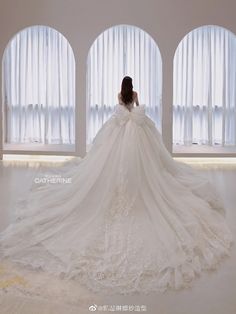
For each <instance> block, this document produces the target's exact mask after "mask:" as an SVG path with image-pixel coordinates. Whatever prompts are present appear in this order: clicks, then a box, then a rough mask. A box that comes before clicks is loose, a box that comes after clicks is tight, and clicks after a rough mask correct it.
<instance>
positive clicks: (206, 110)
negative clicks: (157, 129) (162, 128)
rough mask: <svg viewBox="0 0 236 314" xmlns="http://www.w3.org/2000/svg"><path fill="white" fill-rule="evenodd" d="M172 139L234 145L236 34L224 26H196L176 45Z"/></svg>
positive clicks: (177, 142) (235, 138)
mask: <svg viewBox="0 0 236 314" xmlns="http://www.w3.org/2000/svg"><path fill="white" fill-rule="evenodd" d="M173 142H174V144H182V145H192V144H200V145H201V144H205V145H211V146H213V145H220V146H226V145H236V36H235V35H234V34H233V33H231V32H230V31H228V30H226V29H224V28H222V27H219V26H212V25H210V26H203V27H200V28H197V29H195V30H193V31H192V32H190V33H189V34H187V35H186V36H185V37H184V39H183V40H182V41H181V42H180V44H179V46H178V48H177V50H176V53H175V57H174V95H173Z"/></svg>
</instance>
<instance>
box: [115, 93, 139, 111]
mask: <svg viewBox="0 0 236 314" xmlns="http://www.w3.org/2000/svg"><path fill="white" fill-rule="evenodd" d="M118 100H119V105H122V106H124V107H126V108H127V109H128V110H129V111H131V109H133V108H134V103H135V102H136V98H135V97H133V100H132V102H130V103H128V104H125V103H124V102H123V101H122V99H121V95H120V93H119V94H118Z"/></svg>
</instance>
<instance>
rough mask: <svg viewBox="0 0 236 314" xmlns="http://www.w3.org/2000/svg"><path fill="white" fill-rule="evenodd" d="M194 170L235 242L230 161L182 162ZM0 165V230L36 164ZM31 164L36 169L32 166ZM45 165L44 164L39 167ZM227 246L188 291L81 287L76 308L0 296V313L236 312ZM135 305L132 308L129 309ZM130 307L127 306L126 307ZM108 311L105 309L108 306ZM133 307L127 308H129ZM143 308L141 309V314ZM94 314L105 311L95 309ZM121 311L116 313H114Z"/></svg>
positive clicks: (235, 271) (234, 175)
mask: <svg viewBox="0 0 236 314" xmlns="http://www.w3.org/2000/svg"><path fill="white" fill-rule="evenodd" d="M184 161H185V162H188V163H190V164H191V165H192V166H194V167H197V168H198V169H199V172H202V173H203V174H204V175H206V176H207V177H208V178H209V179H210V180H211V181H212V182H213V183H214V184H215V185H216V188H217V189H218V191H219V194H220V195H221V196H222V198H223V200H224V203H225V206H226V208H227V221H228V223H229V225H230V227H231V230H232V231H233V233H234V235H235V238H236V193H235V191H236V190H235V183H236V163H233V162H230V160H228V161H227V160H225V161H223V160H222V161H220V160H217V161H215V162H214V160H211V161H210V160H205V162H204V160H202V161H201V160H195V161H194V160H193V159H192V160H184ZM28 165H30V166H27V163H26V162H23V163H21V162H17V163H15V162H12V161H4V162H1V163H0V200H1V206H0V230H3V229H4V228H5V227H6V226H7V225H8V224H9V222H10V221H11V219H13V212H12V208H13V206H14V202H15V200H16V199H17V198H18V197H19V196H20V195H21V193H24V191H27V189H28V188H29V186H30V184H31V182H32V180H33V179H34V178H35V175H36V171H37V169H38V163H37V162H36V163H35V164H34V162H32V161H31V163H30V164H28ZM34 165H36V166H37V167H35V166H34ZM47 167H50V165H45V164H44V168H45V169H46V168H47ZM235 247H236V246H235V245H234V246H233V248H232V255H231V257H230V258H228V259H226V260H225V262H224V263H223V264H222V265H221V267H220V269H219V270H217V271H216V272H213V273H209V274H208V273H205V274H203V275H202V276H201V277H200V278H199V279H197V280H196V281H195V282H194V285H193V287H192V288H191V289H189V290H182V291H178V292H172V291H170V292H167V293H164V294H155V293H153V294H150V295H141V296H140V295H133V296H127V297H124V296H119V295H117V296H112V297H109V298H108V297H100V296H99V297H98V296H96V295H93V294H91V293H90V292H89V291H87V290H86V289H84V288H83V287H81V290H78V298H79V299H80V300H81V302H80V304H79V305H77V306H74V305H73V306H72V305H68V304H64V303H63V295H62V297H61V300H60V301H59V302H58V301H57V302H55V300H52V301H50V302H49V301H45V300H40V299H36V298H32V297H20V296H12V295H8V294H6V295H4V294H3V295H2V296H1V297H0V313H1V314H9V313H17V314H37V313H39V314H42V313H44V314H49V313H50V314H54V313H55V314H64V313H66V314H70V313H71V314H72V313H76V314H84V313H91V310H90V311H89V306H91V305H94V304H95V305H96V306H97V312H98V306H100V309H101V306H106V305H114V306H121V307H120V308H121V309H128V310H126V312H127V311H128V312H130V311H132V312H134V313H135V312H137V311H138V309H140V310H141V306H143V307H142V309H144V311H143V312H144V313H149V314H200V313H201V314H213V313H214V314H223V313H225V314H235V313H236V298H235V291H236V267H235V266H236V249H235ZM133 305H134V306H135V305H136V310H134V309H135V308H134V307H132V306H133ZM96 306H95V309H96ZM129 306H130V307H129ZM110 308H111V307H110ZM132 309H133V310H132ZM145 309H146V311H145ZM99 312H100V313H106V312H108V309H107V310H106V308H104V311H102V310H100V311H99ZM118 312H119V313H121V312H122V311H116V313H118Z"/></svg>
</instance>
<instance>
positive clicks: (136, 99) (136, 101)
mask: <svg viewBox="0 0 236 314" xmlns="http://www.w3.org/2000/svg"><path fill="white" fill-rule="evenodd" d="M134 101H135V103H136V105H137V106H139V100H138V93H137V92H135V97H134Z"/></svg>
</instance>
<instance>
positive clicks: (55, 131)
mask: <svg viewBox="0 0 236 314" xmlns="http://www.w3.org/2000/svg"><path fill="white" fill-rule="evenodd" d="M3 64H4V65H3V67H4V102H5V103H4V105H5V141H6V142H7V143H41V144H74V142H75V135H74V132H75V130H74V114H75V61H74V55H73V51H72V49H71V47H70V45H69V43H68V41H67V40H66V38H65V37H64V36H62V35H61V34H60V33H59V32H57V31H56V30H54V29H52V28H49V27H46V26H33V27H29V28H27V29H25V30H23V31H21V32H20V33H18V34H17V35H16V36H15V37H14V38H13V39H12V40H11V42H10V43H9V45H8V47H7V49H6V51H5V54H4V63H3Z"/></svg>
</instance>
